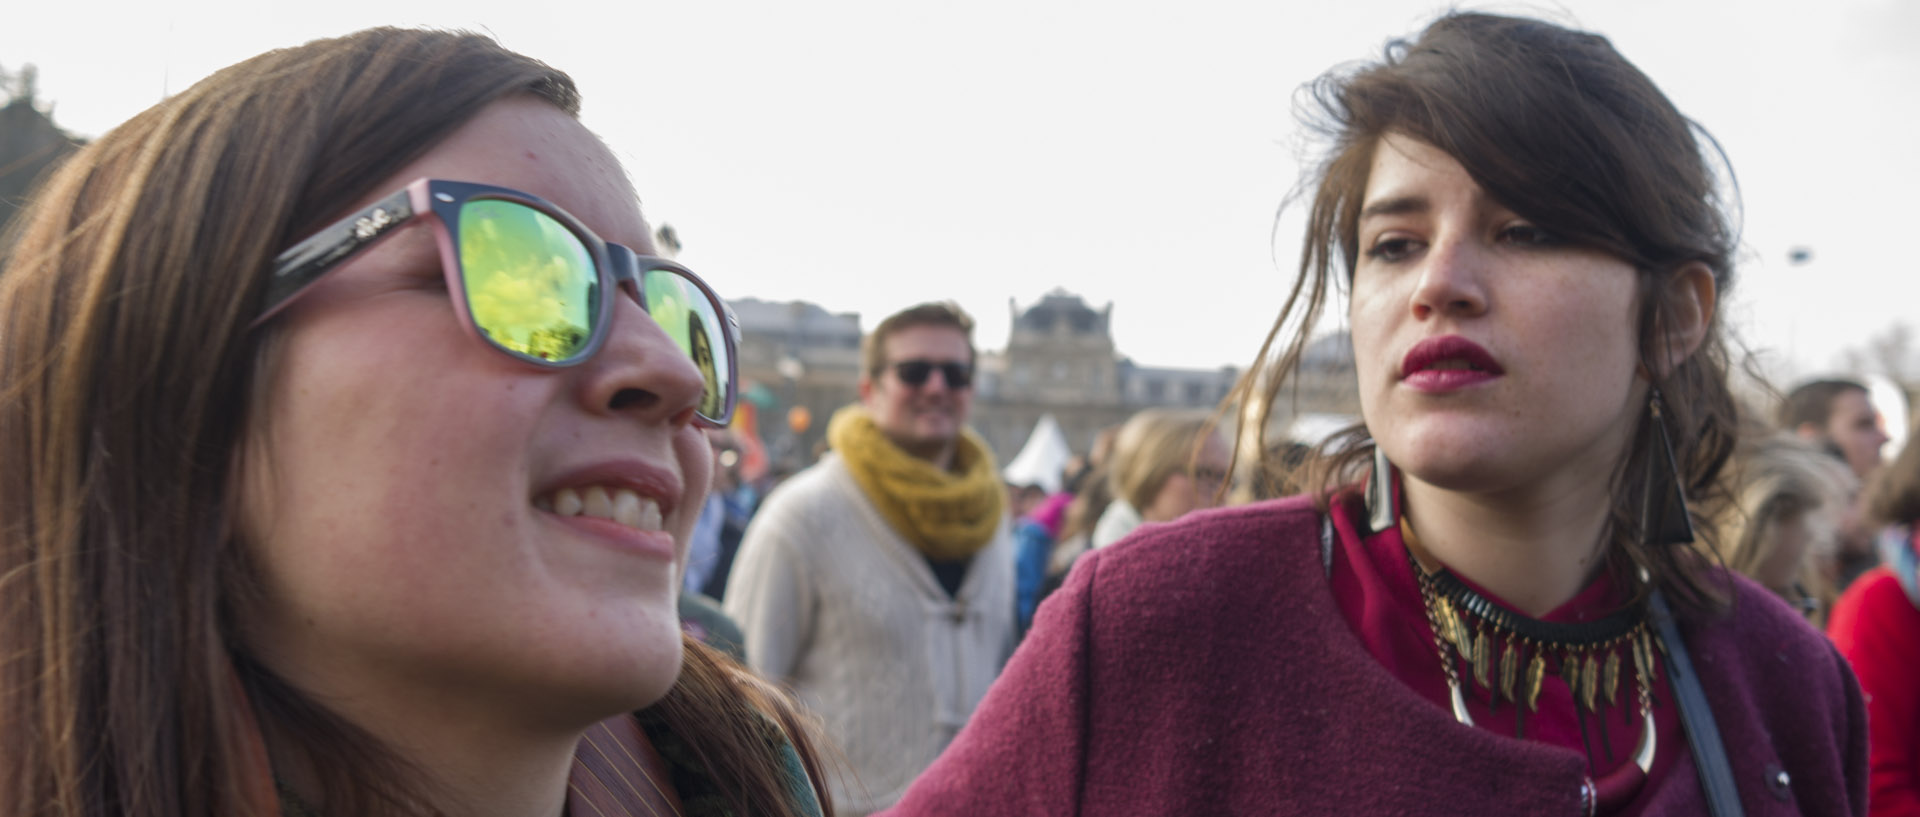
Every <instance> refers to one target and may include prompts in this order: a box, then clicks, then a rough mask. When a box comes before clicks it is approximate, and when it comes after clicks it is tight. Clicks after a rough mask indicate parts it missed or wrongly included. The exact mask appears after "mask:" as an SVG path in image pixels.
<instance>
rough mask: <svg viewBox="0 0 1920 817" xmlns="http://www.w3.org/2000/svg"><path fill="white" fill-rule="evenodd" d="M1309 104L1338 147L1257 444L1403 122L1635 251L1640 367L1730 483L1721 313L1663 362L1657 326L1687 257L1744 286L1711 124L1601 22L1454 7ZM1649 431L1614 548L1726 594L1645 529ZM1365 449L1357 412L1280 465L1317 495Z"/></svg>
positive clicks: (1684, 553)
mask: <svg viewBox="0 0 1920 817" xmlns="http://www.w3.org/2000/svg"><path fill="white" fill-rule="evenodd" d="M1299 106H1300V107H1301V109H1302V110H1301V115H1302V118H1303V119H1304V120H1306V122H1307V124H1308V125H1309V126H1310V127H1314V128H1315V129H1317V130H1318V132H1319V133H1321V134H1322V135H1323V136H1324V137H1327V138H1328V139H1329V140H1330V141H1331V148H1330V150H1329V152H1328V153H1327V154H1326V157H1325V159H1324V161H1323V163H1322V164H1321V165H1320V166H1319V168H1318V172H1317V173H1316V174H1315V175H1314V177H1313V178H1312V179H1311V180H1309V181H1308V182H1306V183H1305V184H1304V185H1303V187H1302V188H1301V189H1300V190H1299V191H1296V193H1295V196H1296V197H1306V195H1307V194H1306V191H1307V187H1306V186H1305V185H1313V184H1315V183H1316V182H1317V187H1315V188H1314V189H1313V190H1312V193H1311V206H1310V209H1309V210H1308V216H1307V230H1306V238H1305V246H1304V247H1303V249H1302V251H1301V258H1300V273H1299V277H1298V278H1297V279H1296V280H1295V281H1294V285H1293V288H1292V290H1291V291H1290V292H1289V293H1288V296H1287V300H1286V302H1285V305H1284V306H1282V307H1281V311H1280V317H1279V319H1278V320H1276V321H1275V323H1274V326H1273V329H1272V330H1271V331H1270V332H1269V333H1268V335H1267V339H1266V341H1265V343H1263V344H1262V345H1261V348H1260V358H1259V360H1260V361H1261V365H1260V366H1257V367H1255V368H1254V369H1253V370H1251V371H1249V372H1248V374H1247V375H1246V376H1244V377H1243V378H1242V379H1241V381H1240V383H1239V385H1238V386H1237V388H1236V390H1235V393H1234V396H1233V398H1232V399H1234V400H1237V401H1238V402H1239V404H1240V405H1241V406H1242V409H1241V412H1242V416H1241V418H1240V419H1241V427H1242V428H1249V427H1250V428H1252V429H1255V433H1256V434H1258V435H1259V436H1260V445H1259V447H1258V448H1257V449H1256V450H1263V451H1264V450H1270V448H1271V447H1270V446H1268V445H1267V440H1266V439H1265V436H1266V428H1267V420H1268V416H1269V414H1270V412H1271V410H1272V406H1273V405H1274V403H1275V402H1276V401H1277V400H1278V399H1279V398H1280V394H1281V392H1282V390H1284V389H1286V388H1287V387H1288V384H1289V383H1291V382H1293V374H1294V373H1295V372H1296V371H1297V370H1298V368H1299V364H1300V360H1301V355H1302V353H1303V352H1304V351H1305V349H1306V346H1307V343H1308V340H1309V333H1310V332H1312V331H1313V329H1314V328H1315V327H1316V326H1317V325H1318V324H1319V322H1320V318H1321V315H1322V313H1323V312H1324V311H1325V308H1326V304H1327V301H1328V298H1329V292H1330V290H1331V289H1332V288H1333V287H1336V286H1339V287H1346V286H1348V285H1349V284H1350V283H1351V281H1352V277H1353V272H1354V268H1355V265H1356V264H1357V263H1358V260H1359V235H1358V223H1359V215H1360V209H1361V206H1362V198H1363V197H1364V194H1365V192H1366V186H1367V174H1368V173H1369V171H1370V170H1371V168H1372V164H1373V156H1374V151H1375V150H1376V149H1377V148H1378V146H1379V144H1380V141H1381V139H1382V137H1384V136H1386V135H1387V134H1390V133H1392V134H1402V135H1405V136H1408V137H1412V138H1414V139H1417V140H1420V141H1422V142H1426V143H1428V144H1431V145H1433V146H1435V147H1437V148H1439V149H1440V150H1442V151H1445V152H1446V153H1447V154H1448V155H1450V156H1452V157H1453V158H1454V159H1455V160H1457V161H1458V162H1459V163H1460V164H1461V166H1462V167H1464V168H1465V169H1466V172H1467V173H1468V175H1470V176H1471V177H1472V178H1473V180H1474V181H1475V182H1476V183H1478V184H1479V185H1480V187H1481V188H1482V189H1484V190H1486V192H1487V194H1488V195H1489V196H1491V197H1492V198H1494V199H1495V200H1498V201H1499V202H1501V203H1502V204H1504V205H1505V206H1507V207H1508V208H1510V209H1512V210H1513V211H1514V212H1515V213H1518V214H1519V215H1521V216H1523V217H1525V218H1527V219H1529V220H1531V221H1533V222H1535V223H1537V224H1539V225H1540V226H1541V227H1543V228H1545V229H1546V230H1548V231H1550V232H1552V233H1553V234H1555V235H1558V236H1561V237H1562V238H1564V239H1566V240H1567V241H1569V242H1570V243H1571V244H1573V245H1575V246H1582V247H1586V248H1589V249H1593V250H1597V251H1600V252H1605V253H1608V254H1610V255H1613V256H1614V257H1617V258H1619V259H1621V260H1623V261H1625V262H1627V263H1628V264H1630V265H1632V266H1633V268H1634V269H1635V270H1636V271H1637V272H1638V275H1639V281H1638V284H1639V286H1638V298H1637V303H1638V307H1637V309H1638V314H1637V316H1636V324H1635V325H1636V326H1637V332H1638V336H1639V348H1640V359H1641V361H1642V370H1643V374H1644V375H1645V376H1646V377H1648V379H1649V380H1650V381H1651V383H1652V385H1654V386H1655V387H1657V388H1659V390H1660V391H1661V392H1662V393H1663V394H1664V395H1665V400H1664V401H1663V402H1664V408H1665V411H1666V417H1667V422H1668V423H1669V428H1671V429H1673V432H1674V434H1673V445H1674V454H1675V456H1676V458H1677V459H1678V460H1679V462H1680V468H1681V471H1682V472H1683V479H1684V482H1685V485H1684V487H1685V489H1686V491H1687V495H1688V497H1689V498H1691V499H1694V500H1708V499H1716V498H1719V497H1721V496H1723V493H1724V492H1723V491H1722V489H1721V486H1720V485H1719V484H1718V477H1719V474H1720V471H1721V469H1722V467H1723V466H1724V465H1725V463H1726V461H1727V458H1728V457H1729V456H1730V455H1731V453H1732V451H1733V446H1734V440H1735V425H1736V413H1735V405H1734V401H1733V398H1732V396H1731V394H1730V393H1729V391H1728V388H1727V370H1728V354H1727V347H1726V344H1725V342H1724V340H1723V339H1722V336H1721V335H1722V332H1721V328H1720V321H1719V319H1718V317H1717V316H1716V317H1715V318H1714V319H1713V321H1712V322H1711V323H1710V324H1709V325H1708V326H1707V328H1706V336H1705V340H1704V341H1703V342H1702V343H1701V345H1700V348H1699V349H1698V350H1697V351H1695V352H1694V353H1693V354H1692V355H1691V356H1689V357H1688V358H1687V359H1686V360H1685V361H1684V362H1682V363H1680V364H1679V365H1678V366H1673V367H1667V366H1665V365H1656V363H1655V362H1656V361H1665V360H1667V359H1668V356H1667V355H1666V354H1665V351H1666V350H1665V349H1664V348H1663V346H1664V343H1665V339H1666V337H1667V334H1666V332H1665V331H1664V330H1663V328H1664V327H1666V326H1668V325H1670V322H1671V321H1672V320H1673V317H1672V316H1673V314H1674V309H1675V308H1676V304H1675V303H1674V302H1672V301H1671V300H1669V298H1670V297H1672V296H1674V295H1675V289H1676V288H1675V287H1672V286H1669V284H1671V283H1672V282H1673V281H1674V280H1675V275H1676V274H1677V273H1678V272H1679V271H1680V270H1681V269H1682V268H1683V267H1685V266H1687V265H1689V264H1695V263H1698V264H1703V265H1705V266H1706V268H1707V269H1709V270H1711V272H1712V274H1713V279H1714V283H1715V285H1716V286H1717V288H1718V292H1719V298H1720V300H1721V302H1722V303H1725V302H1726V300H1725V299H1726V297H1727V295H1728V293H1729V292H1730V291H1731V289H1732V288H1733V265H1732V261H1733V253H1734V246H1735V243H1736V237H1735V231H1734V229H1733V228H1732V227H1731V226H1730V225H1729V223H1728V220H1727V218H1726V215H1725V214H1724V212H1723V210H1722V202H1721V201H1720V196H1719V193H1718V190H1717V188H1716V184H1715V183H1716V180H1717V178H1716V174H1715V170H1714V168H1715V165H1716V164H1723V162H1721V161H1718V160H1719V159H1720V154H1719V151H1718V148H1717V145H1715V144H1714V143H1713V141H1712V139H1711V137H1708V136H1707V135H1706V134H1705V132H1704V131H1703V130H1701V129H1699V128H1698V127H1696V126H1695V125H1694V124H1693V123H1692V122H1691V121H1690V120H1688V119H1687V118H1686V117H1684V116H1682V115H1681V114H1680V112H1679V111H1678V110H1676V109H1675V108H1674V107H1673V104H1672V103H1671V102H1669V101H1668V100H1667V98H1666V97H1665V96H1664V95H1663V94H1661V92H1660V90H1659V89H1658V88H1657V87H1655V86H1654V84H1653V82H1652V81H1651V80H1649V79H1647V77H1646V75H1644V74H1642V73H1640V71H1639V69H1637V68H1635V67H1634V66H1633V64H1632V63H1629V62H1627V60H1626V59H1625V58H1624V57H1622V56H1620V54H1619V52H1617V51H1615V50H1614V48H1613V46H1612V44H1611V43H1609V42H1608V41H1607V40H1606V38H1604V37H1600V36H1598V35H1595V34H1589V33H1585V32H1580V31H1573V30H1569V29H1566V28H1562V27H1560V26H1556V25H1552V24H1549V23H1545V22H1540V21H1537V20H1528V19H1519V18H1513V17H1501V16H1495V15H1489V14H1475V13H1454V14H1448V15H1446V16H1443V17H1441V18H1440V19H1438V20H1436V21H1434V22H1433V23H1432V24H1431V25H1429V26H1428V27H1427V29H1426V30H1425V31H1423V32H1421V33H1420V35H1419V36H1418V37H1417V38H1415V39H1413V40H1411V41H1408V40H1394V41H1392V42H1390V43H1389V44H1388V45H1387V48H1386V53H1385V54H1384V55H1383V57H1382V58H1381V60H1380V61H1379V62H1376V63H1371V64H1366V65H1361V66H1358V67H1345V68H1339V69H1335V70H1334V71H1332V72H1329V73H1327V74H1325V75H1323V76H1321V77H1320V78H1319V79H1317V80H1315V81H1314V82H1313V83H1311V84H1310V85H1309V86H1307V87H1306V88H1305V89H1303V94H1302V95H1301V97H1300V99H1299ZM1696 134H1698V135H1699V137H1700V139H1699V140H1696ZM1703 142H1704V144H1703ZM1710 159H1714V160H1716V161H1712V162H1710V161H1709V160H1710ZM1728 181H1729V182H1731V177H1730V176H1729V178H1728ZM1289 331H1291V332H1292V336H1291V337H1290V338H1285V337H1283V336H1284V335H1285V334H1286V333H1287V332H1289ZM1257 396H1258V397H1263V398H1264V399H1254V398H1256V397H1257ZM1649 433H1650V426H1649V423H1648V422H1647V419H1646V417H1645V416H1643V417H1642V420H1641V422H1640V423H1639V425H1638V427H1637V428H1636V430H1635V432H1634V434H1633V439H1632V441H1631V442H1630V443H1629V445H1628V447H1627V449H1626V450H1624V451H1622V452H1621V459H1620V463H1619V466H1618V467H1617V469H1616V471H1615V473H1614V477H1613V497H1614V502H1613V508H1612V512H1611V514H1610V517H1609V523H1608V530H1607V533H1606V536H1607V538H1608V540H1609V542H1610V543H1611V544H1612V545H1613V547H1611V548H1609V550H1608V553H1609V557H1608V558H1609V563H1610V565H1611V566H1612V568H1613V569H1614V570H1615V571H1616V572H1618V573H1620V574H1621V575H1623V577H1628V578H1629V579H1630V582H1629V585H1628V586H1636V585H1638V581H1637V579H1634V578H1632V577H1631V573H1632V571H1634V570H1635V569H1636V568H1638V567H1645V568H1646V569H1647V570H1648V571H1649V572H1650V573H1651V575H1652V577H1653V581H1654V582H1655V583H1656V584H1657V585H1659V586H1662V587H1666V588H1668V594H1669V595H1671V596H1675V597H1676V600H1677V601H1682V602H1691V603H1695V604H1698V605H1701V606H1705V607H1715V606H1718V605H1719V604H1720V603H1721V599H1722V598H1723V594H1722V593H1721V592H1720V588H1718V587H1714V586H1710V584H1709V582H1708V581H1707V575H1708V574H1707V573H1706V571H1705V570H1704V569H1702V567H1701V566H1700V564H1699V561H1698V560H1697V559H1693V558H1689V556H1688V553H1689V552H1690V551H1688V550H1687V549H1685V548H1670V547H1659V548H1652V549H1649V548H1647V547H1644V546H1643V545H1642V544H1641V535H1640V533H1641V532H1640V527H1641V521H1640V510H1641V508H1640V506H1641V491H1642V489H1643V486H1644V482H1645V473H1646V466H1645V463H1644V462H1643V460H1644V458H1645V454H1644V452H1645V451H1646V445H1645V443H1646V438H1647V435H1648V434H1649ZM1372 452H1373V445H1372V442H1371V435H1370V434H1369V433H1368V431H1367V429H1366V428H1365V426H1364V425H1362V426H1356V427H1354V428H1351V429H1348V430H1347V431H1346V432H1344V433H1341V434H1337V435H1334V436H1333V437H1332V438H1331V439H1329V440H1328V441H1327V442H1325V443H1323V444H1322V445H1320V446H1318V447H1317V448H1316V449H1315V450H1314V451H1313V452H1312V453H1311V454H1310V455H1309V456H1308V457H1307V458H1306V459H1305V461H1304V464H1303V466H1301V468H1302V472H1301V473H1297V474H1275V475H1270V477H1269V478H1274V479H1281V480H1289V479H1291V480H1297V481H1296V482H1295V483H1294V484H1300V485H1304V486H1306V487H1307V489H1308V490H1310V491H1314V492H1316V493H1318V494H1319V495H1320V498H1321V502H1322V503H1323V505H1324V503H1326V502H1327V501H1328V498H1329V496H1330V495H1331V493H1332V492H1333V491H1334V490H1336V489H1337V488H1339V487H1341V486H1344V485H1347V484H1350V483H1351V482H1353V481H1354V480H1357V479H1359V478H1361V476H1362V475H1363V474H1364V472H1365V468H1366V463H1367V462H1368V461H1369V460H1370V457H1371V455H1372ZM1261 467H1262V469H1263V470H1278V469H1280V468H1281V467H1282V466H1281V465H1280V464H1279V463H1262V466H1261ZM1695 518H1696V523H1697V524H1696V530H1698V531H1700V532H1701V533H1702V535H1705V536H1709V537H1711V536H1712V531H1711V529H1710V528H1709V526H1707V525H1705V524H1698V523H1699V521H1700V520H1701V518H1702V517H1701V514H1700V513H1699V512H1698V510H1697V509H1696V512H1695ZM1622 556H1624V557H1625V558H1622Z"/></svg>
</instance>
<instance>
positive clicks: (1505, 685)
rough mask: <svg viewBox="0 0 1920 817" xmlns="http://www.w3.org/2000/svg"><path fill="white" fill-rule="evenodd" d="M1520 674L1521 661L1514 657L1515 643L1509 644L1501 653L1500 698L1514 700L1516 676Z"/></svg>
mask: <svg viewBox="0 0 1920 817" xmlns="http://www.w3.org/2000/svg"><path fill="white" fill-rule="evenodd" d="M1519 674H1520V659H1519V657H1518V656H1516V655H1514V652H1513V642H1511V641H1509V642H1507V648H1506V649H1505V650H1502V651H1500V697H1502V698H1506V699H1507V700H1509V701H1511V700H1513V681H1514V676H1516V675H1519Z"/></svg>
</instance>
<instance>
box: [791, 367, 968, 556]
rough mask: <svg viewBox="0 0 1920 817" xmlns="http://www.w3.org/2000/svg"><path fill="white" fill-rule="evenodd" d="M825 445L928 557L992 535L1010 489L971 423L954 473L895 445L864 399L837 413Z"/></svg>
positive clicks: (957, 449)
mask: <svg viewBox="0 0 1920 817" xmlns="http://www.w3.org/2000/svg"><path fill="white" fill-rule="evenodd" d="M827 444H828V445H831V446H833V450H835V451H838V452H840V457H841V459H843V460H845V461H846V463H847V470H848V471H851V472H853V479H854V481H855V482H858V483H859V484H860V490H861V491H863V492H865V493H866V495H867V499H869V500H872V501H873V506H874V507H875V508H878V509H880V515H881V516H883V517H885V518H886V520H887V524H888V525H891V526H892V527H893V529H894V531H895V532H897V533H899V534H900V537H901V538H903V539H905V540H907V541H908V542H911V543H912V544H913V546H914V547H917V548H919V549H920V552H922V553H925V554H926V555H927V556H928V557H930V558H933V559H937V560H939V561H943V562H952V561H959V560H961V559H965V558H968V557H970V556H972V555H973V554H975V553H978V552H980V549H981V548H984V547H986V546H987V543H989V542H991V541H993V533H994V531H995V530H997V529H998V528H999V526H1000V515H1001V514H1002V513H1005V510H1004V507H1005V502H1006V494H1005V493H1004V492H1003V491H1002V489H1001V487H1000V477H999V475H998V471H999V469H998V468H995V467H994V463H993V452H992V451H989V450H987V444H986V441H985V440H982V439H980V436H979V435H977V434H975V433H973V431H972V430H970V429H966V430H962V431H961V434H960V439H958V440H955V441H954V451H953V471H952V472H948V471H945V470H942V469H941V468H940V467H939V466H937V465H934V464H933V463H931V462H927V461H926V460H923V459H920V458H919V457H915V456H913V455H911V454H908V453H907V452H905V451H903V450H901V449H900V447H899V446H897V445H894V444H893V441H892V440H889V439H887V435H886V434H885V433H884V432H882V431H881V430H880V426H879V425H877V424H875V423H874V421H873V416H872V415H870V414H868V413H867V410H866V409H865V408H864V407H862V406H859V405H852V406H847V407H846V408H843V409H841V410H839V411H837V412H834V414H833V420H832V421H830V422H828V423H827Z"/></svg>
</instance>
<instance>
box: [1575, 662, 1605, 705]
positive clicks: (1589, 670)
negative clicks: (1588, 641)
mask: <svg viewBox="0 0 1920 817" xmlns="http://www.w3.org/2000/svg"><path fill="white" fill-rule="evenodd" d="M1599 664H1600V660H1599V659H1597V658H1594V657H1593V656H1588V657H1587V660H1585V661H1582V662H1580V701H1581V703H1584V704H1586V707H1587V711H1588V712H1593V711H1596V710H1595V709H1594V708H1593V694H1594V693H1595V692H1598V691H1599V688H1600V684H1599V683H1598V681H1599V679H1598V678H1595V677H1594V676H1596V675H1598V674H1599V672H1598V670H1597V667H1598V666H1599Z"/></svg>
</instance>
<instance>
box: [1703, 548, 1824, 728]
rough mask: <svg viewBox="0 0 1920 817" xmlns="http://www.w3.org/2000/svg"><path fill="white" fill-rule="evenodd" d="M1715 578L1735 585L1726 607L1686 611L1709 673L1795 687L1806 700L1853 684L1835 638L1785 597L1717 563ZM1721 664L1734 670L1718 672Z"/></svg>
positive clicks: (1758, 683) (1730, 586)
mask: <svg viewBox="0 0 1920 817" xmlns="http://www.w3.org/2000/svg"><path fill="white" fill-rule="evenodd" d="M1711 581H1714V582H1721V583H1723V584H1722V586H1723V587H1726V588H1727V589H1728V590H1729V593H1728V597H1729V602H1730V603H1729V604H1728V606H1727V607H1726V609H1725V610H1723V611H1720V612H1717V613H1712V614H1693V615H1691V616H1689V615H1686V614H1682V615H1681V618H1682V624H1683V629H1684V630H1685V632H1686V636H1687V641H1688V644H1687V646H1688V648H1689V649H1690V651H1691V652H1693V653H1694V654H1695V655H1696V659H1695V662H1696V663H1698V664H1701V665H1702V666H1701V667H1700V672H1701V673H1702V674H1703V675H1706V674H1722V675H1724V676H1725V677H1726V678H1727V679H1728V682H1729V683H1732V684H1739V685H1746V684H1752V685H1755V686H1758V687H1776V688H1781V689H1784V688H1785V687H1787V686H1791V687H1793V688H1794V689H1795V690H1796V691H1795V692H1794V693H1793V694H1794V695H1796V696H1798V697H1801V698H1802V699H1803V700H1804V699H1806V698H1810V697H1814V695H1815V693H1817V692H1832V693H1838V692H1840V691H1841V690H1842V689H1843V688H1844V686H1845V685H1846V684H1850V683H1852V674H1851V672H1850V671H1849V670H1848V669H1847V667H1846V661H1845V659H1843V658H1841V657H1840V654H1839V652H1838V651H1836V650H1835V649H1834V645H1833V642H1831V641H1829V640H1828V639H1827V636H1826V634H1825V633H1822V632H1821V631H1820V630H1818V629H1817V628H1815V627H1814V626H1813V624H1812V623H1811V622H1809V621H1807V619H1806V617H1805V616H1802V615H1801V614H1800V612H1799V611H1798V610H1795V609H1794V608H1793V607H1791V606H1789V605H1788V604H1787V603H1786V601H1785V600H1784V599H1781V598H1780V597H1779V596H1777V595H1775V594H1774V593H1773V592H1772V591H1769V590H1767V589H1766V588H1764V587H1761V586H1760V585H1759V584H1757V583H1755V582H1754V581H1753V580H1751V579H1748V578H1747V577H1745V576H1742V575H1740V574H1738V573H1735V572H1733V571H1729V570H1724V569H1719V568H1716V569H1715V570H1714V573H1713V575H1712V577H1711ZM1719 666H1726V667H1728V668H1729V669H1731V671H1724V670H1723V671H1721V672H1719V673H1715V669H1716V668H1717V667H1719ZM1787 677H1791V678H1792V679H1793V682H1792V683H1791V684H1787V685H1784V686H1783V685H1782V684H1780V683H1777V682H1775V681H1774V680H1771V679H1781V678H1787ZM1835 697H1836V698H1837V697H1838V696H1837V695H1836V696H1835Z"/></svg>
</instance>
